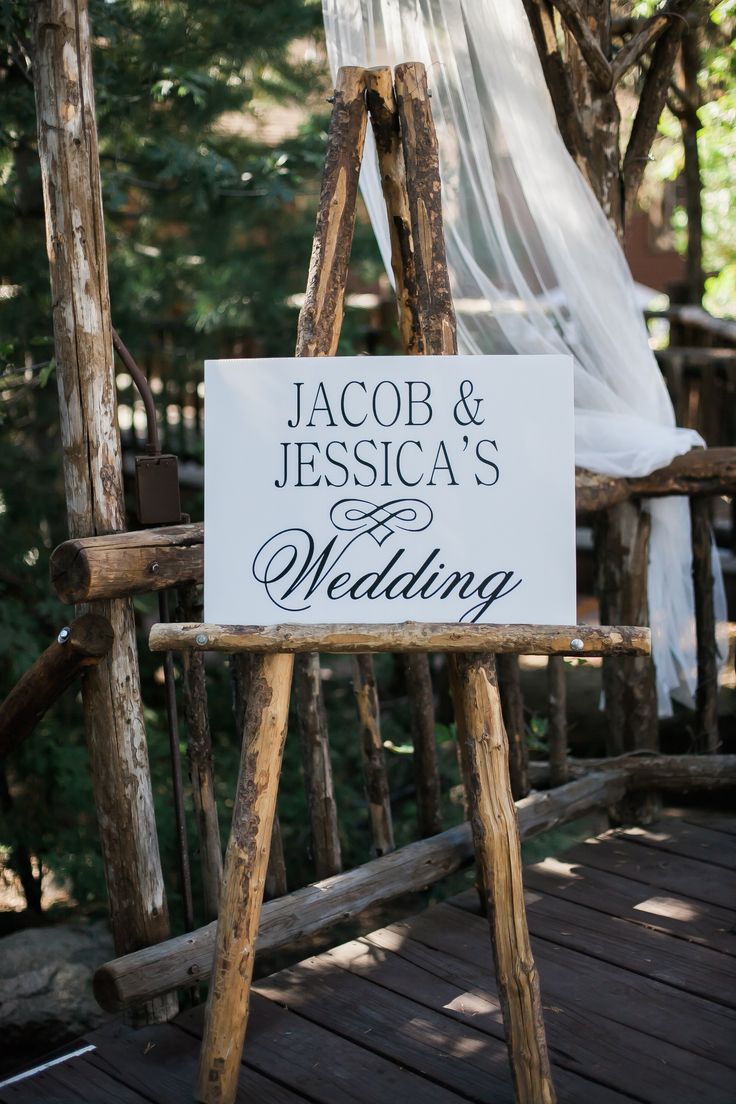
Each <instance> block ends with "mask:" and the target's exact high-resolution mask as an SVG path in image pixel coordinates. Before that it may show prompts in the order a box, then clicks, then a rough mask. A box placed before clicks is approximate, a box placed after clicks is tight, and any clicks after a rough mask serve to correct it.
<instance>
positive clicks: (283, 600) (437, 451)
mask: <svg viewBox="0 0 736 1104" xmlns="http://www.w3.org/2000/svg"><path fill="white" fill-rule="evenodd" d="M572 374H573V373H572V361H571V359H570V358H569V357H564V356H454V357H405V356H398V357H385V356H379V357H334V358H333V357H329V358H328V357H324V358H305V359H295V358H284V359H273V360H224V361H208V362H207V364H206V366H205V620H206V621H208V622H210V623H219V624H230V625H232V624H250V625H258V624H260V625H274V624H282V623H287V622H294V623H301V624H318V623H332V624H335V623H340V622H343V623H344V622H372V623H377V622H394V623H395V622H399V621H424V622H428V621H445V622H459V621H462V622H466V623H468V622H477V623H485V624H493V623H496V624H514V623H516V624H524V623H537V624H574V623H575V620H576V616H575V469H574V453H573V383H572Z"/></svg>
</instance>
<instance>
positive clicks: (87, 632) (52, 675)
mask: <svg viewBox="0 0 736 1104" xmlns="http://www.w3.org/2000/svg"><path fill="white" fill-rule="evenodd" d="M112 638H113V633H112V626H111V624H110V622H109V621H108V620H107V619H106V618H105V617H100V616H99V615H98V614H96V613H85V614H83V615H82V616H81V617H77V618H76V619H75V620H74V621H72V622H71V623H70V624H69V625H67V626H65V627H64V628H63V629H62V630H61V631H60V632H59V635H58V636H57V638H56V640H54V642H53V643H52V644H50V645H49V647H48V648H46V650H45V651H44V652H42V653H41V655H40V656H39V657H38V659H37V660H36V662H35V663H34V664H33V665H32V666H31V667H29V668H28V670H27V671H26V672H25V674H24V675H23V676H22V677H21V678H20V679H19V680H18V682H17V683H16V684H15V686H14V687H13V689H12V690H11V691H10V693H9V694H8V696H7V698H6V699H5V701H4V702H2V704H0V761H2V760H3V759H4V758H5V757H6V755H9V754H10V753H11V752H14V751H17V749H18V748H19V747H20V745H21V743H22V742H23V740H25V739H26V737H27V736H29V735H30V734H31V732H33V730H34V728H35V727H36V725H37V724H38V722H39V721H40V720H41V718H42V717H43V715H44V714H45V713H46V712H47V711H48V710H49V709H50V708H51V706H52V705H53V704H54V702H56V701H58V699H59V698H60V697H61V695H62V694H63V693H64V691H65V690H66V689H67V687H69V686H70V685H71V683H72V682H73V681H74V679H75V678H76V677H77V675H79V674H81V673H82V672H83V671H84V670H85V669H88V668H90V667H95V666H96V665H97V664H98V663H99V662H100V660H101V659H102V658H103V656H106V655H107V654H108V652H109V651H110V648H111V647H112Z"/></svg>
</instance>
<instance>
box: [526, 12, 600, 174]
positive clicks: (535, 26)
mask: <svg viewBox="0 0 736 1104" xmlns="http://www.w3.org/2000/svg"><path fill="white" fill-rule="evenodd" d="M523 2H524V8H525V9H526V14H527V18H528V20H529V26H530V27H531V30H532V35H533V36H534V42H535V45H536V47H537V53H538V54H539V59H540V61H541V63H542V70H543V72H544V79H545V81H546V82H547V88H548V89H549V93H550V96H551V97H552V104H553V106H554V109H555V116H556V118H557V126H558V127H559V129H560V134H561V135H562V140H563V142H564V143H565V145H566V147H567V150H568V153H569V154H570V155H571V157H572V158H573V159H574V161H575V163H576V165H577V166H578V168H579V169H580V171H581V172H582V174H583V176H584V177H585V178H586V180H588V182H589V183H591V181H590V176H589V172H588V159H587V156H586V148H587V143H586V139H585V133H584V131H583V124H582V120H581V118H580V112H579V110H578V105H577V103H576V102H575V97H574V96H573V92H572V85H571V83H570V76H569V74H568V71H567V69H566V67H565V63H564V61H563V59H562V55H561V54H560V51H559V47H558V44H557V36H556V34H555V27H554V20H553V17H552V12H551V10H550V5H549V4H548V3H546V2H545V0H523Z"/></svg>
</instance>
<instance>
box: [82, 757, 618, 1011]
mask: <svg viewBox="0 0 736 1104" xmlns="http://www.w3.org/2000/svg"><path fill="white" fill-rule="evenodd" d="M624 788H625V779H624V773H623V771H619V772H616V771H606V772H605V773H604V772H600V773H598V774H590V775H587V776H586V777H585V778H581V779H578V780H577V781H575V782H570V783H568V785H566V786H560V787H559V788H558V789H556V790H550V791H549V792H547V793H539V794H533V795H532V796H530V797H525V798H524V799H523V800H522V801H518V802H517V803H516V810H517V817H518V823H519V833H520V835H521V838H522V839H523V840H524V839H530V838H531V837H532V836H536V835H539V834H540V833H541V832H547V831H549V830H551V829H552V828H555V827H557V826H558V825H560V824H565V823H567V822H568V821H570V820H574V819H576V818H577V817H579V816H583V815H584V814H585V813H587V812H589V811H590V810H591V809H595V808H598V807H600V806H603V805H608V804H611V803H612V802H615V801H618V800H619V799H620V798H621V797H622V796H623V793H624ZM472 858H473V841H472V837H471V832H470V825H469V824H467V823H466V824H461V825H459V826H458V827H456V828H450V829H449V830H448V831H446V832H441V833H440V834H439V835H437V836H432V837H430V838H429V839H425V840H420V841H418V842H417V843H410V844H408V845H407V846H406V847H402V848H400V849H399V850H398V851H393V852H391V854H389V855H383V856H382V857H381V858H379V859H374V860H373V861H372V862H369V863H365V864H364V865H363V866H360V867H358V868H357V869H356V870H351V871H349V872H348V873H346V874H337V875H335V876H334V877H332V878H326V879H325V880H324V881H322V882H317V883H316V884H315V885H310V886H306V887H305V888H304V889H299V890H297V891H296V892H295V893H290V894H289V895H288V896H287V897H280V898H278V899H277V900H275V901H268V902H267V903H266V904H265V905H264V906H263V911H262V913H261V926H260V930H259V935H258V943H257V952H263V951H273V950H275V949H276V948H277V947H282V946H284V945H285V944H287V943H291V942H293V941H294V940H297V939H302V938H304V937H305V936H309V935H313V934H314V933H315V932H318V931H322V930H324V929H325V928H329V927H331V926H333V925H334V924H337V923H340V922H342V921H344V920H349V919H351V918H352V917H355V916H358V915H359V914H360V913H362V912H364V911H365V910H366V909H367V908H368V907H369V906H371V905H376V904H378V903H380V902H384V901H389V900H391V899H392V898H393V897H397V896H399V895H401V894H404V893H411V892H416V891H419V890H422V889H425V888H426V887H427V886H429V885H432V884H433V883H434V882H437V881H439V880H440V879H441V878H444V877H446V876H447V875H448V874H452V873H453V872H454V871H455V870H458V869H460V867H462V866H464V865H466V864H467V863H469V862H470V861H471V860H472ZM215 931H216V923H211V924H207V925H206V927H203V928H198V929H197V931H193V932H189V933H187V934H186V935H180V936H177V937H176V938H174V939H167V940H166V941H165V942H164V943H159V944H157V945H156V946H154V947H146V948H145V949H144V950H141V951H135V952H134V953H133V954H129V955H125V957H123V958H118V959H115V960H114V961H113V962H107V963H105V965H104V966H101V967H100V968H99V969H98V970H97V973H96V974H95V978H94V992H95V996H96V998H97V1001H98V1003H99V1004H100V1005H101V1006H102V1007H103V1008H105V1009H107V1010H108V1011H110V1012H117V1011H120V1010H121V1009H124V1008H129V1007H131V1006H134V1005H137V1004H140V1003H141V1002H143V1001H146V1000H150V999H151V998H152V997H153V996H154V995H156V994H158V993H165V992H168V991H169V990H171V989H175V988H179V987H182V986H187V985H191V984H192V981H193V980H196V981H204V980H205V979H206V978H207V977H209V975H210V973H211V970H212V959H213V955H214V949H215Z"/></svg>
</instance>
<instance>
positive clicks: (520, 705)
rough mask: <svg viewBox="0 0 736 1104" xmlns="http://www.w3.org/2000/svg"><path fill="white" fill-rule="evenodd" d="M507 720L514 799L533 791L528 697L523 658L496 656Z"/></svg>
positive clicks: (499, 685)
mask: <svg viewBox="0 0 736 1104" xmlns="http://www.w3.org/2000/svg"><path fill="white" fill-rule="evenodd" d="M496 671H497V674H498V688H499V691H500V694H501V708H502V710H503V723H504V727H505V729H506V736H507V739H508V741H509V777H510V778H511V793H512V794H513V797H514V801H518V800H519V798H522V797H526V795H527V794H528V793H529V749H528V748H527V746H526V731H525V728H524V700H523V698H522V696H521V679H520V677H519V657H518V656H517V655H499V656H498V657H497V659H496Z"/></svg>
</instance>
